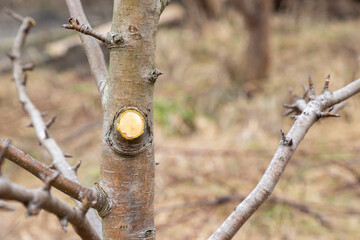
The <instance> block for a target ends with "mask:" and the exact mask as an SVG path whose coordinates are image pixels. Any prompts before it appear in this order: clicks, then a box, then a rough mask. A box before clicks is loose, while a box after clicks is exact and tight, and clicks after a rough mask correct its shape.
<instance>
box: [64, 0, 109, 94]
mask: <svg viewBox="0 0 360 240" xmlns="http://www.w3.org/2000/svg"><path fill="white" fill-rule="evenodd" d="M66 4H67V7H68V9H69V12H70V15H71V16H72V17H74V18H77V19H79V21H80V22H81V23H83V24H84V25H85V26H89V27H90V28H91V26H90V23H89V21H88V20H87V18H86V16H85V13H84V10H83V8H82V5H81V2H80V0H66ZM79 35H80V39H81V42H82V44H83V47H84V50H85V53H86V56H87V59H88V61H89V65H90V71H91V74H92V75H93V77H94V78H95V81H96V84H97V87H98V89H99V92H100V93H101V94H102V93H103V90H104V87H105V83H106V80H107V79H108V77H109V73H108V70H107V68H106V64H105V60H104V54H103V52H102V50H101V48H100V45H99V43H98V42H97V41H96V39H94V38H92V37H91V36H87V35H84V34H79Z"/></svg>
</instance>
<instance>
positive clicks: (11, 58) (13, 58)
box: [6, 52, 16, 61]
mask: <svg viewBox="0 0 360 240" xmlns="http://www.w3.org/2000/svg"><path fill="white" fill-rule="evenodd" d="M6 56H8V58H9V59H10V61H14V60H15V59H16V57H15V55H14V54H12V53H9V52H8V53H6Z"/></svg>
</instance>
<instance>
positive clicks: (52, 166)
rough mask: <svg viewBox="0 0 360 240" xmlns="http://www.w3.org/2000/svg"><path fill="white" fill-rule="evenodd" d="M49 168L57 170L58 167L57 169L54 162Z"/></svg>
mask: <svg viewBox="0 0 360 240" xmlns="http://www.w3.org/2000/svg"><path fill="white" fill-rule="evenodd" d="M49 168H50V169H53V170H56V167H55V164H54V162H52V163H51V164H50V166H49Z"/></svg>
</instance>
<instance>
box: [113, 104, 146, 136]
mask: <svg viewBox="0 0 360 240" xmlns="http://www.w3.org/2000/svg"><path fill="white" fill-rule="evenodd" d="M144 128H145V121H144V118H143V116H142V115H141V114H140V113H139V112H137V111H136V110H126V111H125V112H123V113H122V114H121V115H120V117H119V120H118V123H117V126H116V129H117V130H118V131H119V132H120V134H121V136H122V137H123V138H125V139H127V140H133V139H135V138H138V137H140V136H141V135H142V134H143V133H144Z"/></svg>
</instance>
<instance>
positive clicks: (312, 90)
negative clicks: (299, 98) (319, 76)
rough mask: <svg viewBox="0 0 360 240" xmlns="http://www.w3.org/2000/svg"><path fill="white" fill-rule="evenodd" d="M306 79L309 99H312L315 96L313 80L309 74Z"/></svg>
mask: <svg viewBox="0 0 360 240" xmlns="http://www.w3.org/2000/svg"><path fill="white" fill-rule="evenodd" d="M308 81H309V89H310V96H309V99H310V101H312V100H314V99H315V98H316V92H315V88H314V83H313V80H312V78H311V76H310V75H309V76H308Z"/></svg>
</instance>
